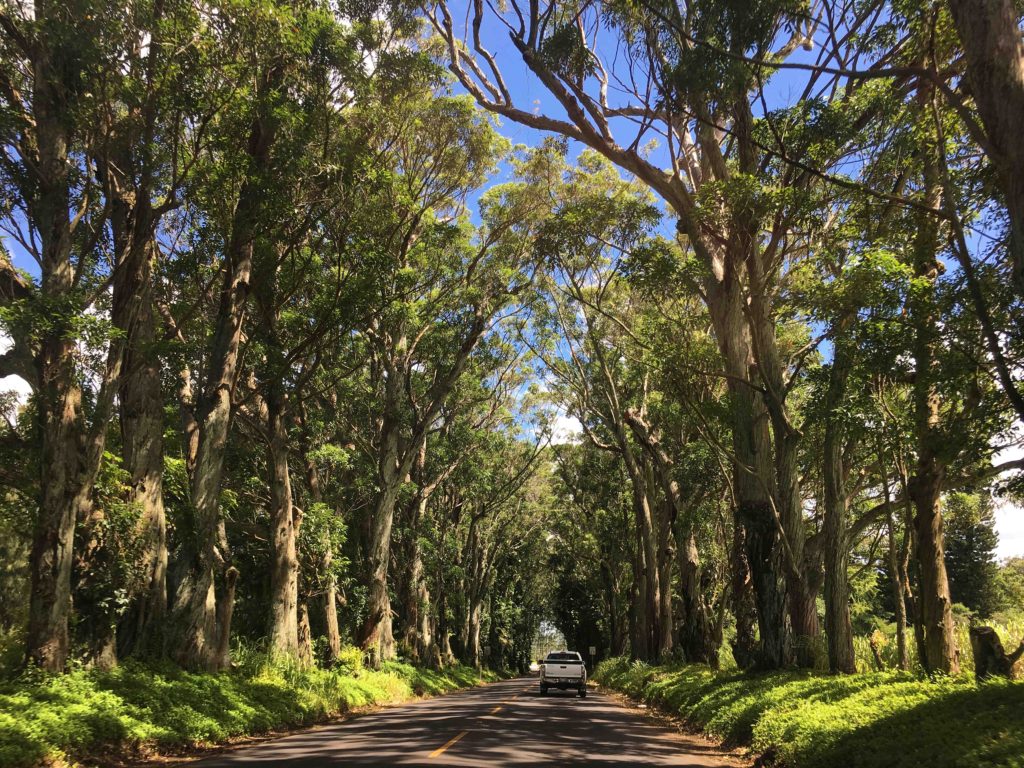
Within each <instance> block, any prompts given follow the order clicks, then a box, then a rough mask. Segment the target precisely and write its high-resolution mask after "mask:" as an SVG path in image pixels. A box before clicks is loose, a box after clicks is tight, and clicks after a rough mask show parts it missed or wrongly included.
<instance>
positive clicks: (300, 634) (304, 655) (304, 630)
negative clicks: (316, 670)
mask: <svg viewBox="0 0 1024 768" xmlns="http://www.w3.org/2000/svg"><path fill="white" fill-rule="evenodd" d="M297 624H298V627H297V631H296V635H297V641H298V651H297V655H298V659H299V662H300V663H301V664H302V665H303V666H309V665H310V664H312V663H313V633H312V631H311V630H310V628H309V603H308V602H307V601H306V600H305V598H303V599H302V600H300V601H299V608H298V622H297Z"/></svg>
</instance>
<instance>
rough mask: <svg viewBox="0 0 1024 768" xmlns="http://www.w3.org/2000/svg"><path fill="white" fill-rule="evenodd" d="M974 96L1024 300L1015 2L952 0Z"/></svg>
mask: <svg viewBox="0 0 1024 768" xmlns="http://www.w3.org/2000/svg"><path fill="white" fill-rule="evenodd" d="M949 7H950V10H951V11H952V14H953V21H954V23H955V24H956V28H957V31H958V32H959V33H960V40H961V42H962V43H963V48H964V56H965V58H966V60H967V68H966V76H967V82H968V84H969V85H970V92H971V96H972V97H973V98H974V102H975V104H977V107H978V115H979V116H980V117H981V122H982V125H983V126H984V129H985V137H984V139H985V146H984V149H985V151H986V153H987V154H988V156H989V159H990V161H991V162H992V165H993V166H994V168H995V171H996V179H997V181H998V183H999V186H1000V188H1001V190H1002V192H1003V197H1004V198H1005V201H1006V210H1007V214H1008V215H1009V219H1010V261H1011V264H1012V265H1013V273H1014V283H1015V284H1016V288H1017V295H1018V296H1024V142H1022V141H1021V140H1020V131H1021V124H1022V122H1024V41H1021V35H1020V26H1019V24H1018V18H1019V14H1018V13H1017V8H1016V5H1015V4H1014V2H1013V0H949Z"/></svg>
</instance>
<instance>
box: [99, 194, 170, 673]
mask: <svg viewBox="0 0 1024 768" xmlns="http://www.w3.org/2000/svg"><path fill="white" fill-rule="evenodd" d="M139 215H143V214H141V213H136V216H139ZM142 234H144V236H145V237H146V239H145V241H144V242H141V243H140V242H138V239H137V238H135V237H133V238H132V240H133V242H132V245H131V246H129V248H128V251H129V253H131V252H132V251H134V250H135V249H136V248H138V249H141V250H142V253H140V254H138V255H136V254H134V253H132V255H131V256H129V257H128V259H127V263H124V264H122V266H121V267H119V270H118V271H119V277H115V280H114V290H113V311H112V319H113V322H114V325H115V326H116V327H118V328H120V329H121V330H122V331H123V332H124V334H125V349H124V362H123V363H122V376H121V381H120V386H119V388H118V399H119V403H120V423H121V442H122V452H123V458H124V469H125V471H126V472H127V473H128V476H129V482H130V488H131V490H130V495H129V501H130V502H131V503H132V504H134V505H135V506H136V507H138V509H139V522H138V529H137V530H138V535H139V538H140V539H141V541H142V542H143V547H142V552H141V556H140V558H139V563H138V566H139V568H140V570H141V572H142V580H143V585H142V589H141V591H140V592H139V593H138V594H137V595H133V596H132V601H131V604H130V606H129V609H128V612H127V614H126V616H125V619H124V620H123V621H122V623H121V626H122V632H121V637H122V647H123V649H124V651H125V652H129V653H136V654H143V655H145V654H153V653H157V654H159V653H161V652H162V651H163V645H164V644H163V635H164V623H165V621H166V619H167V518H166V514H165V512H164V496H163V473H164V446H163V427H164V418H163V416H164V414H163V405H164V404H163V394H162V392H161V383H160V375H161V374H160V361H159V359H158V358H157V356H156V350H155V344H156V317H155V313H154V310H153V290H152V263H153V258H154V256H155V252H156V244H155V243H154V242H152V240H151V233H150V232H148V231H146V232H144V233H142ZM115 239H116V234H115Z"/></svg>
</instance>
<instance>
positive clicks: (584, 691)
mask: <svg viewBox="0 0 1024 768" xmlns="http://www.w3.org/2000/svg"><path fill="white" fill-rule="evenodd" d="M579 694H580V698H581V699H585V698H587V686H585V685H581V686H580V688H579Z"/></svg>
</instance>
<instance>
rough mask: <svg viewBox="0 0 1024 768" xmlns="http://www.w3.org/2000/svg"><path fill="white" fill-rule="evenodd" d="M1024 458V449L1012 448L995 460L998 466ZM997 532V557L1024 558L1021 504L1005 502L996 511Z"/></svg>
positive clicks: (1022, 511)
mask: <svg viewBox="0 0 1024 768" xmlns="http://www.w3.org/2000/svg"><path fill="white" fill-rule="evenodd" d="M1022 457H1024V447H1021V446H1019V445H1015V446H1012V447H1010V448H1007V449H1005V450H1002V451H1000V452H999V453H998V454H997V455H996V456H995V457H994V459H993V462H994V463H996V464H999V463H1002V462H1004V461H1016V460H1017V459H1020V458H1022ZM995 515H996V532H997V533H998V534H999V546H998V547H997V548H996V557H999V558H1004V557H1020V556H1024V508H1022V507H1021V506H1020V505H1019V504H1014V503H1012V502H1009V501H1005V502H1003V503H1001V504H999V505H998V506H997V507H996V509H995Z"/></svg>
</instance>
